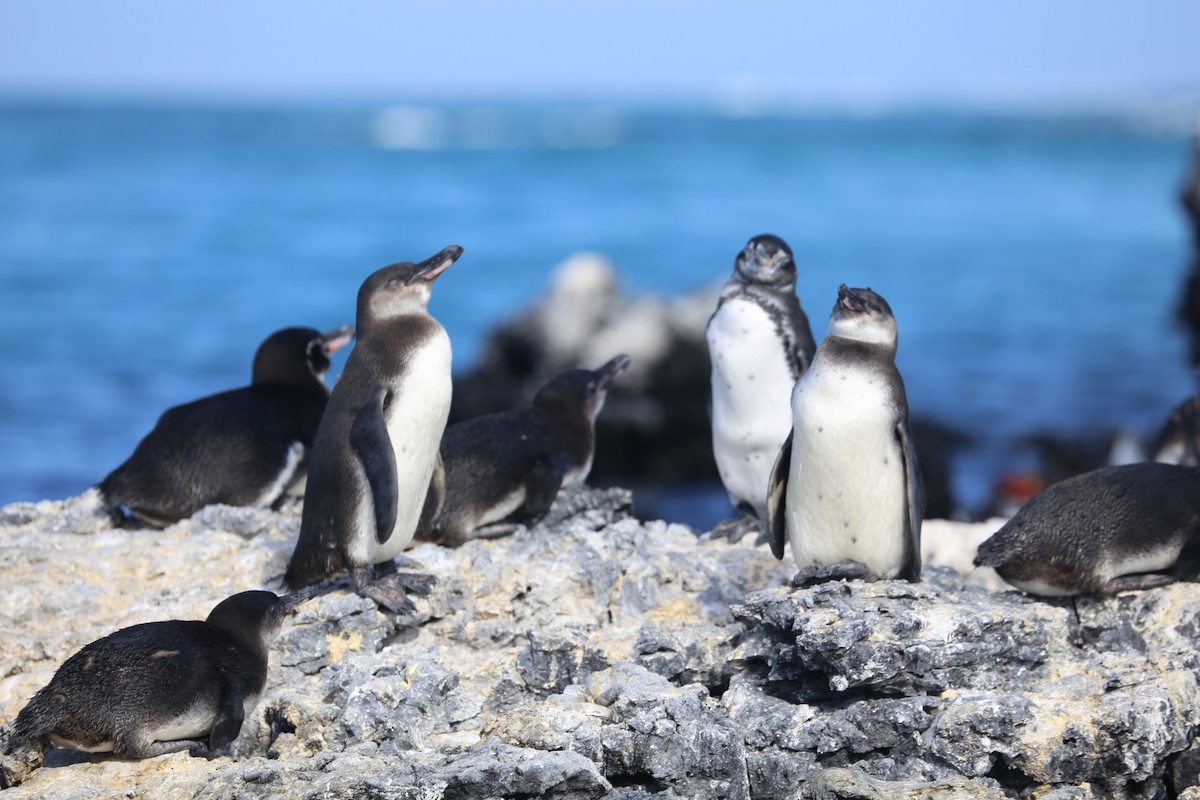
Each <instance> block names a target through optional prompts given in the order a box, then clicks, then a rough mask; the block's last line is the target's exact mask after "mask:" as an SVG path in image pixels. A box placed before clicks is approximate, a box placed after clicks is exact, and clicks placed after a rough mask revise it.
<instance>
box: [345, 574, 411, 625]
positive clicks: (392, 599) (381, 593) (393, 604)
mask: <svg viewBox="0 0 1200 800" xmlns="http://www.w3.org/2000/svg"><path fill="white" fill-rule="evenodd" d="M392 577H393V576H391V575H389V576H387V577H386V578H383V579H381V580H378V581H376V582H375V583H368V584H367V585H366V586H363V587H362V588H360V589H358V593H359V594H360V595H362V596H363V597H366V598H369V599H371V600H374V601H375V602H376V603H378V604H379V607H380V608H382V609H383V610H384V611H390V612H391V613H393V614H396V615H397V616H401V617H407V616H408V615H409V614H413V613H415V612H416V610H417V607H416V606H415V605H414V604H413V601H412V600H409V599H408V595H407V594H405V593H404V587H402V586H398V585H397V584H396V583H395V582H394V581H392V580H391V578H392Z"/></svg>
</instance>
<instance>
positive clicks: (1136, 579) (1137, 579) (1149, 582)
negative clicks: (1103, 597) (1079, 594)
mask: <svg viewBox="0 0 1200 800" xmlns="http://www.w3.org/2000/svg"><path fill="white" fill-rule="evenodd" d="M1177 581H1178V578H1176V577H1174V576H1173V575H1167V574H1165V573H1162V572H1137V573H1133V574H1132V575H1118V576H1117V577H1115V578H1112V579H1111V580H1109V581H1108V582H1107V583H1105V584H1104V585H1103V586H1101V587H1100V594H1116V593H1117V592H1131V591H1141V590H1142V589H1157V588H1159V587H1160V586H1169V585H1171V584H1172V583H1176V582H1177Z"/></svg>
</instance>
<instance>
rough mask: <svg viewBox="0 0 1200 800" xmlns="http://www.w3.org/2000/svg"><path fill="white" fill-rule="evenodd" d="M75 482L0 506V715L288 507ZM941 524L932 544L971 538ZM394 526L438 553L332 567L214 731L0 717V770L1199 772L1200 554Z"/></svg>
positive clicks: (589, 498) (1090, 786) (1160, 778)
mask: <svg viewBox="0 0 1200 800" xmlns="http://www.w3.org/2000/svg"><path fill="white" fill-rule="evenodd" d="M89 502H90V501H89V500H88V498H87V497H86V496H85V497H82V498H76V499H73V500H69V501H63V502H61V503H53V504H50V503H39V504H24V505H22V506H21V507H19V508H16V509H13V508H12V507H10V508H8V509H0V521H2V522H0V575H3V576H4V578H5V580H4V581H0V629H3V630H4V631H5V632H6V640H5V645H6V646H5V647H4V648H3V649H0V676H2V677H0V720H11V719H12V718H14V717H15V716H16V713H17V711H19V709H20V708H21V706H22V705H23V704H24V702H25V701H26V700H28V698H29V697H30V696H31V695H32V694H33V692H34V691H36V689H37V688H39V687H40V686H41V685H43V684H44V683H45V682H46V681H48V680H49V677H50V675H52V674H53V672H54V670H55V669H56V668H57V666H58V665H59V664H60V663H61V662H62V661H63V660H64V659H65V658H66V657H67V656H69V655H70V654H71V653H72V652H74V651H75V650H77V649H78V648H79V647H80V646H82V645H83V644H85V643H86V642H88V641H91V640H94V639H96V638H99V637H100V636H103V635H105V634H106V633H109V632H111V631H112V630H114V629H116V628H119V627H124V626H127V625H131V624H135V623H138V622H145V621H150V620H154V619H169V618H176V619H187V618H202V617H203V616H205V615H206V614H207V613H208V610H209V609H210V608H211V607H212V605H213V604H214V603H215V602H216V601H217V600H220V599H222V598H223V597H225V596H227V595H229V594H232V593H234V592H236V591H241V590H244V589H248V588H255V587H268V588H271V587H274V588H276V589H277V588H278V578H279V576H280V575H281V574H282V572H283V565H284V564H285V562H286V560H287V557H288V554H289V552H290V549H291V545H292V543H293V541H294V537H295V530H296V528H295V525H296V520H297V519H298V514H299V509H298V508H297V507H296V506H295V505H294V504H293V505H290V506H287V507H285V508H284V509H283V510H282V511H281V512H272V511H267V510H259V509H229V508H220V507H214V508H210V509H206V510H204V511H203V512H201V513H200V514H198V515H197V516H196V517H194V518H193V519H192V520H187V521H184V522H182V523H180V524H178V525H175V526H172V527H171V528H169V529H167V530H164V531H125V530H113V529H112V528H111V526H110V525H109V524H108V523H107V522H105V521H104V519H103V518H101V517H98V516H96V515H95V514H93V512H92V511H90V510H89V509H90V508H91V506H90V505H89ZM26 505H28V507H26ZM77 523H78V524H79V525H81V526H82V528H83V529H88V530H92V533H91V534H90V535H75V533H76V532H78V531H72V529H71V525H74V524H77ZM941 525H943V526H945V529H944V530H943V531H942V533H943V534H944V535H943V536H942V537H941V538H942V540H943V541H942V546H941V547H939V550H943V549H947V548H949V549H952V548H951V544H952V543H953V541H954V537H955V535H956V531H957V533H959V534H962V535H963V536H967V533H968V532H970V538H964V539H963V541H965V542H974V541H977V540H978V538H979V537H978V536H977V535H976V533H977V532H972V531H973V529H970V528H969V527H968V526H962V528H961V529H956V528H953V526H950V525H949V524H948V523H941ZM89 526H90V527H89ZM967 546H968V549H969V546H970V545H969V544H968V545H967ZM408 555H409V556H411V558H412V559H413V560H414V561H415V562H416V567H415V568H419V569H423V570H425V571H428V572H430V573H432V574H434V575H436V576H437V577H438V583H437V585H436V586H435V588H434V590H433V592H432V593H431V594H430V595H429V596H427V597H419V598H416V600H415V602H416V604H417V613H416V614H415V615H413V616H412V617H411V618H405V619H396V618H394V617H392V616H390V615H387V614H384V613H381V612H380V611H379V610H378V608H377V607H376V606H375V605H374V603H372V602H370V601H369V600H365V599H363V598H360V597H358V596H357V595H355V594H353V593H351V592H349V591H348V590H347V588H346V585H345V581H344V580H341V581H340V582H339V581H332V582H331V583H330V584H329V585H328V586H327V587H326V588H327V590H328V591H327V592H326V593H325V594H323V595H321V596H320V597H318V598H315V599H313V600H311V601H309V602H308V603H306V604H305V605H304V606H302V607H301V608H300V609H299V610H298V611H297V613H296V614H295V615H294V616H293V618H292V619H291V620H289V622H288V623H287V625H286V626H285V628H284V630H283V631H282V632H281V633H280V635H279V637H278V638H277V639H276V643H275V646H274V648H273V650H272V653H271V663H270V672H269V675H268V682H267V689H266V691H265V693H264V695H263V697H262V698H261V700H260V702H259V704H258V706H257V707H256V708H255V709H254V710H253V712H252V713H250V714H249V715H248V716H247V718H246V721H245V723H244V725H243V727H242V731H241V735H240V736H239V737H238V740H237V741H236V742H235V743H234V745H233V747H232V748H231V757H230V758H218V759H214V760H212V761H207V760H205V759H200V758H192V757H190V756H188V755H187V754H173V755H169V756H164V757H161V758H156V759H148V760H145V761H138V762H120V761H113V760H112V759H109V758H105V757H88V756H79V755H72V754H68V753H66V751H61V750H54V751H51V753H50V754H49V756H48V757H47V760H46V761H45V766H42V767H41V768H40V769H39V768H36V764H37V763H38V758H39V753H38V752H37V751H36V748H33V749H30V748H27V747H25V748H22V747H21V746H20V743H18V742H13V741H12V740H11V738H6V737H7V734H6V733H5V730H6V729H4V728H0V781H5V782H7V783H10V784H17V783H19V784H20V785H16V786H13V787H12V788H8V789H7V790H6V792H5V798H6V800H7V798H9V797H12V798H15V799H16V800H19V798H23V797H30V798H33V797H37V798H52V800H66V799H68V798H71V799H73V798H80V800H92V798H94V797H95V796H97V795H98V794H99V795H104V796H107V795H120V794H122V793H123V792H125V791H127V789H128V787H133V786H136V787H137V791H139V792H141V793H142V794H144V795H145V796H161V797H203V798H275V797H295V798H314V800H315V798H325V797H331V796H339V797H343V796H344V797H364V798H387V799H388V800H391V799H392V798H426V797H430V798H441V797H479V798H484V797H511V796H552V797H553V796H561V797H575V796H581V797H597V798H599V797H604V798H608V799H609V800H616V798H629V800H634V799H635V798H636V799H639V800H640V799H642V798H663V799H664V800H665V799H666V798H709V797H713V798H715V797H722V798H725V797H735V798H737V797H744V798H780V799H781V800H782V799H784V798H787V799H790V800H794V798H798V797H802V796H803V797H813V798H818V797H820V798H852V797H853V798H859V797H899V798H908V797H912V798H916V797H978V798H989V800H990V798H1000V797H1007V798H1017V797H1035V796H1036V797H1038V798H1060V799H1064V798H1081V799H1082V798H1105V800H1112V799H1114V798H1144V799H1146V800H1149V799H1150V798H1155V799H1157V798H1167V797H1170V796H1176V795H1180V796H1186V792H1187V788H1186V787H1187V785H1188V784H1190V783H1193V782H1195V781H1196V780H1197V775H1198V774H1200V768H1198V767H1197V764H1198V763H1200V757H1198V756H1197V745H1196V744H1195V741H1196V737H1195V733H1196V727H1197V723H1196V712H1195V709H1197V708H1200V644H1198V642H1200V623H1198V622H1197V619H1200V585H1198V584H1179V585H1174V586H1168V587H1164V588H1161V589H1155V590H1151V591H1147V592H1140V593H1125V594H1121V595H1118V596H1116V597H1107V598H1079V599H1078V600H1076V601H1074V602H1071V601H1063V602H1053V603H1048V602H1043V601H1040V600H1035V599H1030V598H1027V597H1025V596H1023V595H1021V594H1019V593H1016V592H1011V591H1005V592H995V591H988V590H986V589H984V588H982V586H980V585H978V584H977V583H976V582H974V580H973V579H972V580H967V579H965V578H964V577H963V576H960V575H959V574H958V573H956V572H954V571H953V570H949V569H945V568H939V567H936V566H930V567H927V569H926V580H925V581H924V582H923V583H921V584H917V585H910V584H907V583H902V582H896V581H878V582H875V583H870V584H868V583H862V582H857V581H855V582H849V583H829V584H822V585H818V586H814V587H811V588H806V589H799V590H795V591H792V590H791V589H790V588H789V587H788V581H789V578H790V577H791V572H792V571H793V569H792V568H791V566H790V565H789V564H787V563H781V562H778V561H776V560H775V559H774V558H772V557H771V556H770V554H769V553H768V552H766V550H765V548H753V547H749V546H747V545H746V544H745V543H743V544H741V545H729V544H728V543H726V542H721V541H703V540H700V539H698V538H697V537H696V535H695V534H694V533H693V532H692V531H690V530H689V529H687V528H684V527H682V526H678V525H668V524H666V523H663V522H646V523H643V522H638V521H637V520H635V519H633V518H632V517H631V516H630V513H629V494H628V493H627V492H624V491H623V490H603V491H597V490H582V491H577V492H570V493H565V494H564V495H563V496H562V497H560V498H559V500H558V501H557V502H556V503H555V506H554V508H553V509H552V510H551V513H550V515H548V517H547V518H546V519H545V520H543V521H542V522H541V523H539V524H537V525H534V526H532V527H521V528H519V529H518V530H517V532H516V533H514V534H513V535H512V536H510V537H506V538H503V539H497V540H491V541H472V542H468V543H467V544H465V545H464V546H463V547H461V548H458V549H454V550H449V549H445V548H441V547H437V546H435V545H429V544H423V545H420V546H418V547H416V548H414V549H413V550H412V551H410V553H408ZM947 560H948V561H950V562H951V563H963V562H964V561H965V560H968V559H964V558H963V557H962V555H961V554H950V555H948V556H947ZM1193 794H1194V793H1193Z"/></svg>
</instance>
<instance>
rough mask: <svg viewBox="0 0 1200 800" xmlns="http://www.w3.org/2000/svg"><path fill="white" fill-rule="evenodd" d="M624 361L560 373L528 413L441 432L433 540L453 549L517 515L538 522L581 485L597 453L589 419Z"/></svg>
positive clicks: (508, 414)
mask: <svg viewBox="0 0 1200 800" xmlns="http://www.w3.org/2000/svg"><path fill="white" fill-rule="evenodd" d="M628 365H629V357H628V356H625V355H620V356H617V357H616V358H613V359H612V360H610V361H609V362H608V363H606V364H605V365H604V366H602V367H600V368H599V369H597V370H589V369H570V370H566V371H564V372H560V373H559V374H558V375H556V376H555V377H554V378H552V379H551V380H550V381H549V382H548V383H546V385H544V386H543V387H542V388H541V389H539V390H538V393H537V394H536V395H534V398H533V401H532V402H531V404H530V406H529V408H523V409H518V410H515V411H506V412H501V413H497V414H487V415H485V416H482V417H477V418H475V419H471V420H466V421H465V422H461V423H459V424H457V425H453V426H451V427H450V428H447V429H446V433H445V435H444V436H443V437H442V445H441V455H442V463H443V465H444V467H445V472H446V487H445V501H444V505H443V508H442V511H441V515H440V516H439V518H438V521H437V525H436V529H435V531H434V532H433V533H432V535H422V538H426V539H430V540H433V541H437V542H439V543H441V544H444V545H447V546H451V547H455V546H458V545H460V544H462V543H463V542H464V541H466V540H468V539H470V538H472V535H473V534H474V533H475V532H476V531H477V529H479V528H481V527H483V526H486V525H489V524H491V523H495V522H500V521H502V520H505V519H509V518H510V517H512V516H514V515H516V514H521V515H523V516H524V518H526V519H531V520H536V519H539V518H540V517H542V516H543V515H544V514H545V513H546V512H547V511H548V510H549V508H550V504H551V503H552V502H553V501H554V497H555V496H556V495H557V494H558V490H559V489H560V488H561V487H563V486H577V485H579V484H581V483H583V482H584V481H585V480H586V479H587V476H588V473H589V472H590V471H591V466H592V457H593V454H594V453H595V420H596V416H597V415H598V414H599V413H600V409H601V408H602V407H603V405H604V400H605V398H606V397H607V394H608V389H609V387H610V386H611V385H612V382H613V380H614V379H615V378H616V377H617V375H619V374H620V373H621V372H623V371H624V370H625V369H626V368H627V367H628Z"/></svg>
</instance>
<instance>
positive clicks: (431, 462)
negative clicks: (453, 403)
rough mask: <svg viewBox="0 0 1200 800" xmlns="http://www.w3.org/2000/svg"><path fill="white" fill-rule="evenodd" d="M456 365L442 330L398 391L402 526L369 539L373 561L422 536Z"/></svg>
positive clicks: (393, 414)
mask: <svg viewBox="0 0 1200 800" xmlns="http://www.w3.org/2000/svg"><path fill="white" fill-rule="evenodd" d="M450 362H451V350H450V337H449V336H447V335H446V331H445V330H444V329H442V328H441V327H439V328H438V329H437V333H436V335H434V336H431V337H430V338H429V339H428V340H426V341H425V342H424V343H423V344H422V345H421V346H420V347H416V348H413V351H412V354H411V356H410V360H409V363H408V364H407V369H405V371H404V372H403V373H402V374H401V375H398V376H397V379H396V382H395V384H394V386H393V387H392V398H391V403H390V404H388V406H387V408H385V410H384V415H383V418H384V423H385V424H386V426H387V432H388V438H389V439H391V442H392V451H393V453H395V456H396V486H397V489H398V492H397V497H398V500H397V503H396V527H395V528H393V529H392V535H391V536H390V537H388V539H387V541H385V542H383V543H382V544H380V543H379V542H378V540H377V539H376V538H375V537H373V536H368V537H365V538H366V540H367V542H368V547H369V548H370V553H369V561H370V563H373V564H378V563H380V562H382V561H387V560H388V559H391V558H395V557H396V556H397V555H399V554H400V552H401V551H402V550H404V548H406V547H408V545H409V544H410V543H411V542H412V539H413V535H414V534H415V533H416V530H417V523H418V522H419V521H420V518H421V509H422V508H423V507H424V504H425V495H426V493H427V492H428V491H429V481H430V478H431V477H432V476H433V468H434V466H435V464H436V461H437V454H438V446H439V445H440V444H441V441H442V432H443V431H444V430H445V429H446V418H447V417H448V416H449V414H450V393H451V380H450Z"/></svg>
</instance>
